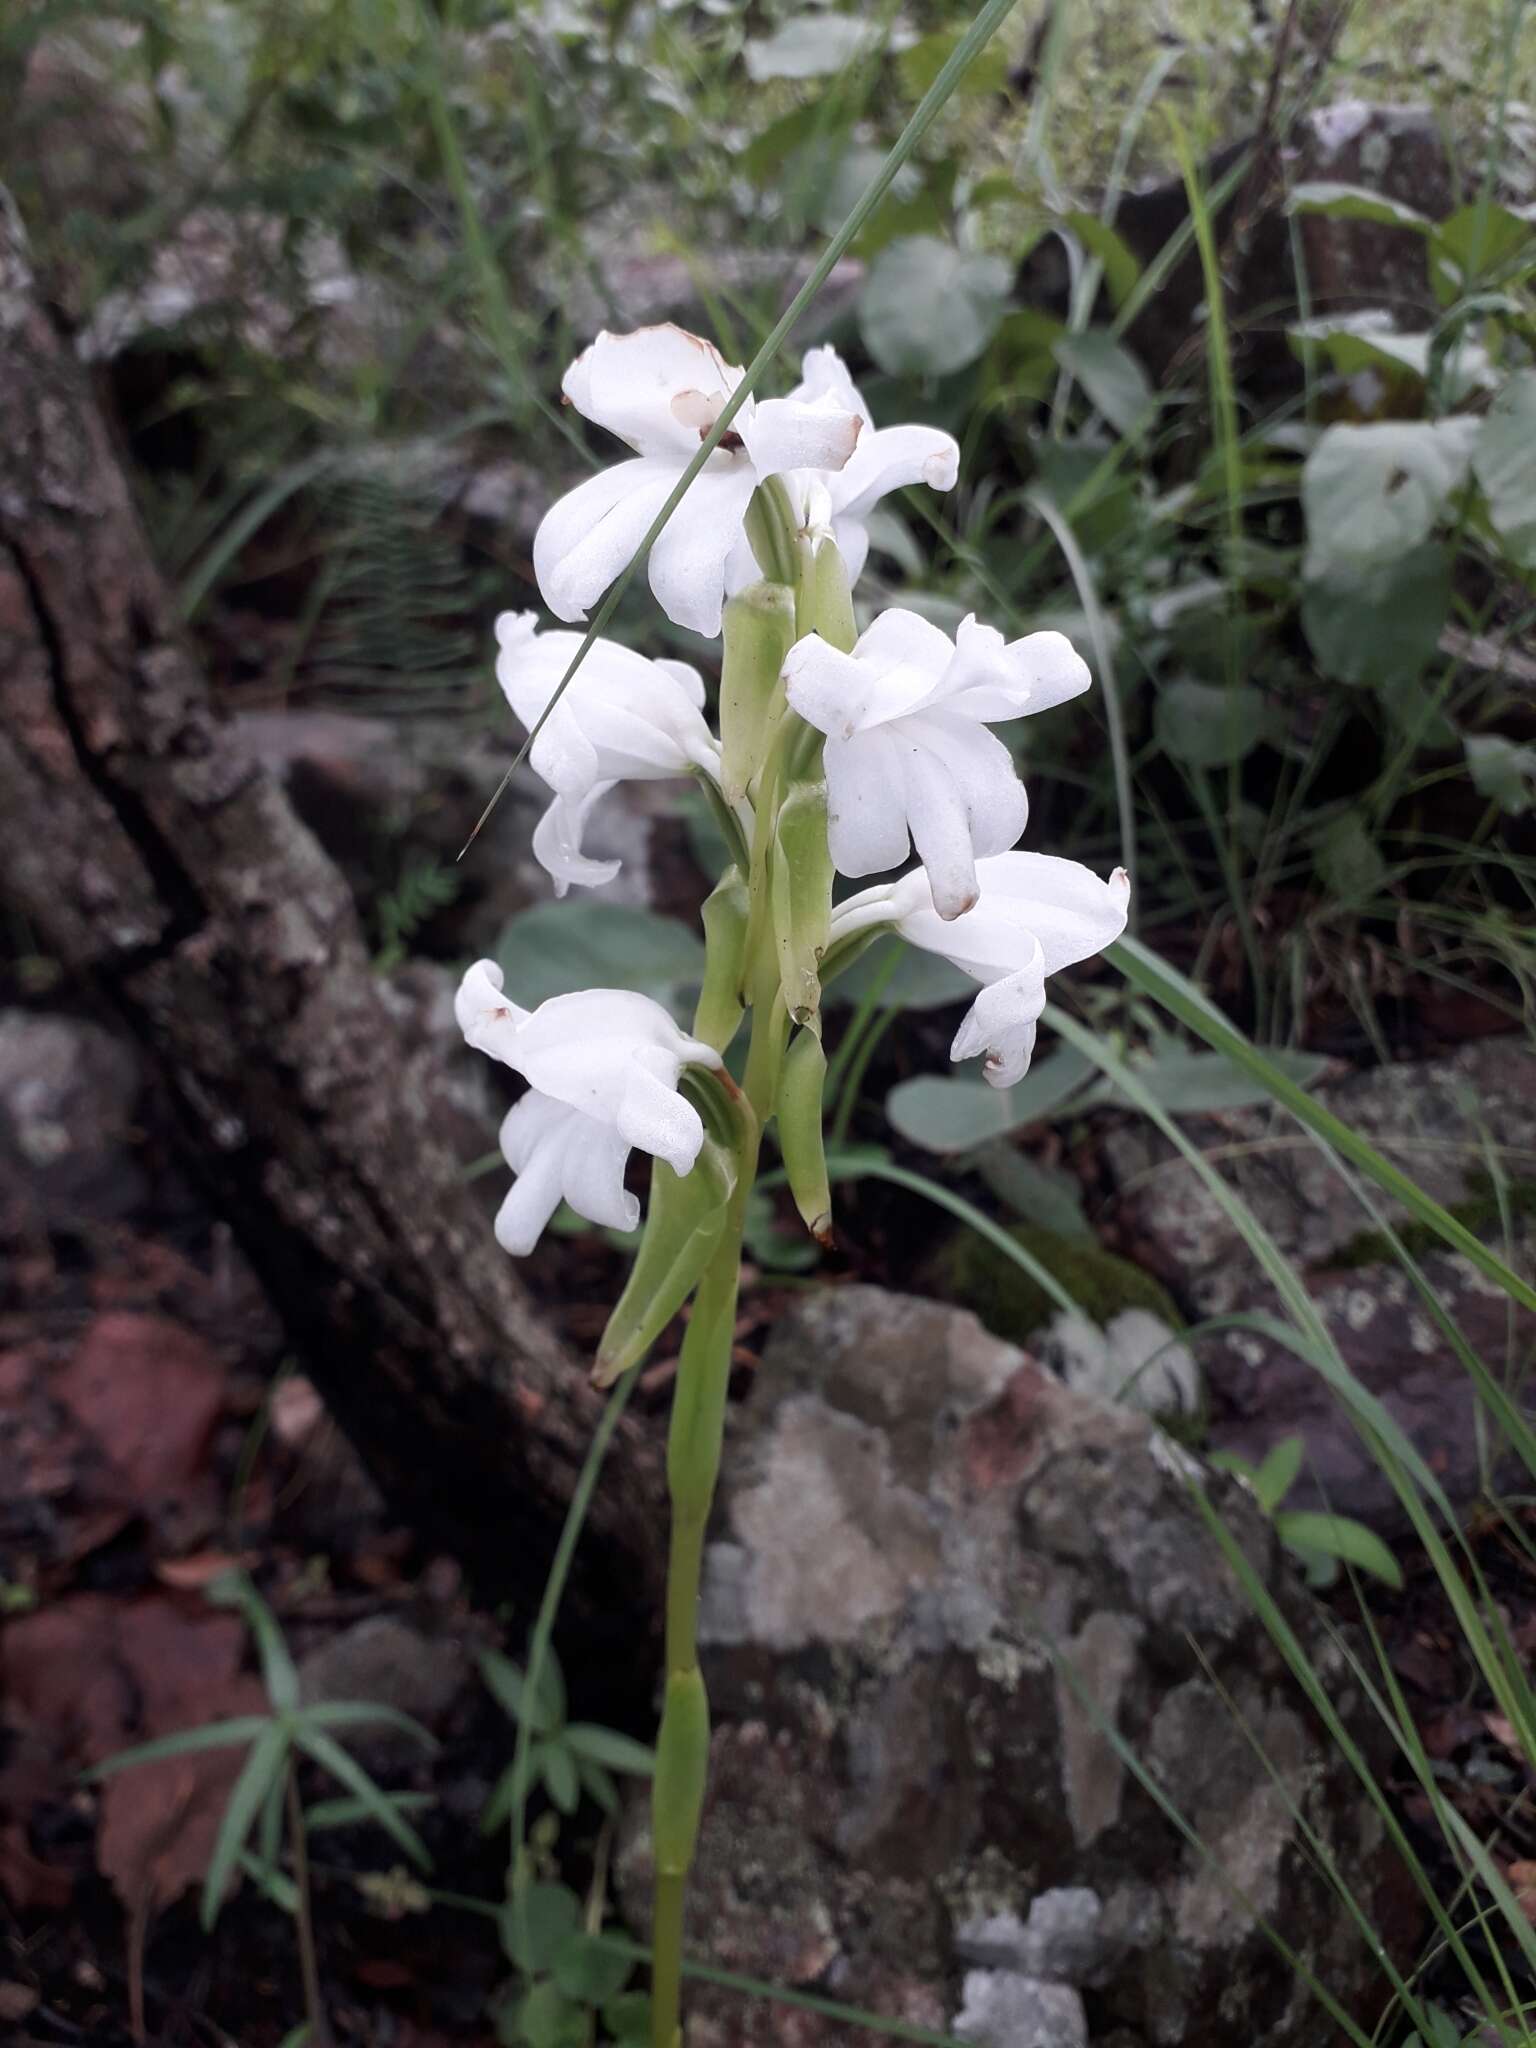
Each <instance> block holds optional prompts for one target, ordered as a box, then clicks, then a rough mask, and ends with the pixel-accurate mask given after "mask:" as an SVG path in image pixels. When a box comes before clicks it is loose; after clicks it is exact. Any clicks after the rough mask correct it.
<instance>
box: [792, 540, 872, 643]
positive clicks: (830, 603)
mask: <svg viewBox="0 0 1536 2048" xmlns="http://www.w3.org/2000/svg"><path fill="white" fill-rule="evenodd" d="M800 565H801V567H800V578H801V580H800V588H801V590H802V592H803V593H804V595H803V597H802V599H801V624H800V631H801V632H802V633H819V634H820V635H821V637H822V639H823V640H825V641H826V643H827V645H828V646H829V647H835V648H837V649H838V650H839V652H840V653H843V654H851V653H852V652H853V643H854V641H855V640H857V639H858V637H859V629H858V626H857V625H856V624H855V623H854V617H853V592H852V591H851V590H850V589H849V587H848V569H847V565H846V564H845V563H844V561H843V557H842V552H841V550H840V549H839V547H838V545H837V542H836V541H835V540H833V539H832V538H831V537H830V535H828V534H826V533H825V532H823V533H822V534H821V536H820V537H819V539H818V540H813V539H812V538H811V536H810V535H809V534H802V535H801V537H800Z"/></svg>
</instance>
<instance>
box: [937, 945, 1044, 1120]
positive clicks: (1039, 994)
mask: <svg viewBox="0 0 1536 2048" xmlns="http://www.w3.org/2000/svg"><path fill="white" fill-rule="evenodd" d="M1044 1008H1045V968H1044V966H1043V964H1042V962H1041V959H1040V955H1039V952H1038V949H1037V950H1036V954H1035V957H1034V959H1033V960H1032V961H1030V963H1029V964H1028V965H1027V966H1025V967H1023V968H1021V969H1020V970H1019V972H1018V973H1017V974H1011V975H1009V976H1008V977H1007V978H1006V979H1005V980H1003V981H994V982H993V983H992V984H991V986H990V987H988V988H984V989H983V990H982V991H981V993H980V994H979V995H978V996H977V998H976V1000H975V1002H974V1003H972V1005H971V1007H970V1009H969V1010H968V1011H967V1012H966V1014H965V1017H964V1019H963V1021H962V1022H961V1025H960V1029H959V1030H958V1031H957V1032H956V1033H955V1039H954V1043H953V1045H951V1047H950V1049H949V1056H950V1058H951V1059H952V1060H967V1059H971V1058H973V1057H974V1056H975V1055H976V1054H977V1053H979V1052H985V1054H986V1055H987V1063H986V1067H985V1069H984V1070H983V1073H984V1078H985V1079H986V1080H987V1081H989V1082H990V1083H991V1084H992V1086H993V1087H994V1088H1011V1087H1012V1086H1013V1084H1014V1083H1015V1082H1016V1081H1021V1080H1023V1078H1024V1075H1025V1074H1026V1073H1027V1071H1028V1069H1029V1062H1030V1059H1031V1057H1032V1055H1033V1053H1034V1049H1035V1032H1036V1028H1037V1026H1038V1023H1039V1018H1040V1012H1041V1011H1042V1010H1043V1009H1044Z"/></svg>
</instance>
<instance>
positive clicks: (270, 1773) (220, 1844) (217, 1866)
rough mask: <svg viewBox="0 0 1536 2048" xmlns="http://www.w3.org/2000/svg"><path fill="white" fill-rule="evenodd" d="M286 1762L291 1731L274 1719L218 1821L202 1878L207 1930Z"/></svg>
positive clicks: (249, 1759)
mask: <svg viewBox="0 0 1536 2048" xmlns="http://www.w3.org/2000/svg"><path fill="white" fill-rule="evenodd" d="M287 1762H288V1730H287V1729H286V1728H285V1727H284V1726H283V1725H282V1723H281V1722H277V1721H274V1722H272V1723H271V1725H270V1726H269V1727H268V1728H267V1729H266V1730H265V1732H264V1733H263V1734H262V1735H260V1736H259V1737H258V1738H257V1740H256V1741H255V1742H253V1743H252V1744H251V1753H250V1755H249V1756H248V1757H247V1758H246V1760H245V1763H244V1765H243V1766H242V1767H241V1771H240V1775H239V1777H238V1778H236V1780H235V1782H234V1787H233V1789H232V1790H231V1792H230V1795H229V1803H228V1805H227V1806H226V1807H225V1808H224V1816H223V1818H222V1820H220V1822H219V1832H218V1834H217V1835H216V1836H215V1837H214V1843H213V1853H212V1854H211V1855H210V1856H209V1858H208V1869H207V1872H206V1874H205V1875H204V1878H203V1903H202V1913H201V1918H202V1923H203V1929H204V1932H205V1933H206V1932H207V1930H208V1929H209V1928H211V1927H212V1925H213V1923H214V1921H215V1920H217V1919H218V1917H219V1907H220V1906H221V1905H222V1904H223V1902H224V1894H225V1891H226V1890H227V1889H228V1886H229V1880H230V1878H231V1877H232V1876H233V1875H234V1870H235V1863H236V1859H237V1858H238V1857H239V1854H240V1851H241V1850H242V1849H243V1848H244V1847H245V1840H246V1836H247V1835H249V1833H250V1832H251V1828H252V1825H253V1824H254V1822H255V1819H256V1816H257V1814H258V1813H259V1812H260V1810H261V1804H262V1801H263V1800H264V1799H265V1798H266V1796H267V1794H268V1792H269V1791H270V1790H271V1788H272V1784H273V1782H274V1780H275V1779H276V1777H277V1774H278V1773H279V1771H281V1770H283V1769H285V1768H286V1766H287Z"/></svg>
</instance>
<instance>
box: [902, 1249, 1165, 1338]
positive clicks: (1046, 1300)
mask: <svg viewBox="0 0 1536 2048" xmlns="http://www.w3.org/2000/svg"><path fill="white" fill-rule="evenodd" d="M1008 1235H1009V1236H1010V1237H1011V1238H1012V1239H1013V1240H1014V1242H1015V1243H1016V1244H1017V1245H1019V1246H1020V1248H1021V1249H1022V1250H1024V1251H1026V1252H1028V1253H1029V1254H1030V1256H1031V1257H1032V1258H1034V1259H1038V1261H1039V1262H1040V1264H1041V1265H1042V1266H1044V1267H1045V1268H1046V1270H1047V1271H1048V1272H1050V1273H1054V1274H1055V1276H1056V1278H1057V1279H1058V1280H1059V1281H1060V1283H1061V1285H1062V1286H1063V1287H1064V1288H1065V1289H1066V1291H1067V1293H1068V1294H1070V1295H1071V1296H1072V1298H1073V1300H1074V1301H1075V1302H1076V1303H1077V1305H1078V1307H1079V1308H1080V1309H1081V1310H1082V1311H1083V1313H1084V1315H1086V1316H1088V1317H1089V1318H1091V1320H1092V1321H1094V1322H1095V1323H1097V1324H1098V1325H1099V1327H1100V1328H1101V1329H1102V1328H1103V1326H1104V1325H1105V1324H1106V1323H1107V1322H1108V1321H1109V1320H1110V1318H1111V1317H1112V1316H1116V1315H1118V1314H1119V1313H1120V1311H1121V1309H1125V1308H1144V1309H1147V1310H1149V1311H1150V1312H1151V1313H1152V1314H1153V1315H1155V1316H1158V1317H1160V1318H1161V1320H1162V1321H1163V1322H1165V1323H1166V1324H1167V1325H1168V1327H1169V1329H1170V1330H1181V1329H1182V1328H1183V1327H1184V1322H1183V1318H1182V1317H1181V1316H1180V1314H1179V1312H1178V1309H1177V1308H1176V1307H1175V1306H1174V1302H1173V1297H1172V1295H1170V1294H1169V1292H1168V1290H1167V1288H1166V1287H1164V1286H1163V1285H1162V1284H1161V1283H1160V1282H1159V1281H1157V1280H1154V1279H1153V1278H1152V1275H1151V1274H1150V1273H1147V1272H1144V1271H1143V1270H1142V1268H1141V1267H1140V1266H1135V1265H1132V1263H1131V1261H1130V1260H1129V1259H1121V1258H1117V1257H1116V1256H1115V1254H1114V1253H1113V1252H1107V1251H1104V1250H1103V1249H1101V1247H1100V1246H1098V1245H1096V1244H1089V1243H1086V1242H1085V1241H1084V1240H1083V1239H1082V1238H1071V1237H1059V1236H1058V1235H1057V1234H1056V1232H1055V1231H1054V1230H1042V1229H1041V1228H1040V1227H1039V1226H1038V1225H1037V1224H1033V1223H1019V1224H1015V1225H1014V1226H1013V1228H1012V1229H1010V1230H1009V1231H1008ZM925 1277H926V1281H927V1285H928V1289H929V1291H930V1292H931V1293H933V1294H936V1295H938V1296H939V1298H940V1299H941V1300H943V1301H952V1302H954V1303H955V1304H956V1306H957V1307H959V1308H968V1309H973V1310H974V1311H975V1313H976V1314H977V1315H978V1316H980V1318H981V1320H982V1321H983V1322H984V1323H985V1324H986V1326H987V1328H988V1329H989V1330H991V1331H992V1333H993V1334H994V1336H998V1337H1004V1338H1006V1339H1007V1340H1008V1341H1009V1342H1010V1343H1012V1344H1024V1343H1027V1342H1028V1340H1029V1339H1030V1338H1031V1337H1032V1336H1033V1335H1034V1334H1035V1332H1036V1331H1037V1330H1043V1329H1044V1328H1045V1326H1046V1324H1047V1323H1049V1322H1050V1320H1051V1318H1052V1317H1053V1316H1054V1315H1055V1314H1056V1313H1057V1304H1056V1303H1055V1302H1054V1301H1053V1300H1052V1299H1051V1297H1050V1295H1048V1294H1047V1293H1046V1291H1045V1289H1044V1288H1043V1287H1042V1286H1041V1285H1040V1283H1039V1282H1038V1281H1037V1280H1034V1279H1032V1278H1031V1277H1030V1275H1029V1274H1028V1273H1026V1272H1025V1271H1024V1269H1023V1267H1022V1266H1016V1265H1015V1264H1014V1263H1013V1261H1012V1260H1011V1259H1009V1258H1007V1257H1005V1256H1004V1254H1003V1253H1002V1252H1000V1251H999V1250H998V1249H997V1247H996V1245H993V1244H990V1243H989V1242H988V1241H987V1239H986V1238H984V1237H981V1236H978V1234H977V1233H976V1232H975V1231H974V1230H957V1231H956V1232H955V1233H954V1235H953V1236H952V1237H950V1238H947V1239H946V1240H945V1242H944V1243H943V1244H942V1245H941V1246H940V1247H939V1250H938V1252H937V1253H936V1254H935V1256H934V1258H933V1260H932V1261H931V1263H930V1264H929V1266H928V1269H927V1272H926V1276H925Z"/></svg>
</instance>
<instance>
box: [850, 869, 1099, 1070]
mask: <svg viewBox="0 0 1536 2048" xmlns="http://www.w3.org/2000/svg"><path fill="white" fill-rule="evenodd" d="M976 881H977V891H978V893H977V897H976V901H975V905H974V907H973V908H972V909H970V910H967V911H965V912H964V913H963V914H962V915H961V916H959V917H951V918H945V917H943V916H941V915H940V912H939V910H938V908H937V905H936V903H935V901H934V892H933V888H932V885H931V881H930V878H929V875H928V871H927V870H926V869H925V868H914V869H913V870H912V872H911V873H910V874H907V875H903V876H902V877H901V879H900V881H897V882H882V883H878V884H877V885H876V886H875V887H874V888H872V889H863V890H861V891H860V892H859V893H858V895H856V896H850V897H849V898H848V899H847V900H846V902H844V903H841V904H839V905H838V907H837V909H836V911H835V912H834V913H833V917H832V932H831V940H830V944H831V945H833V946H835V945H837V944H838V943H839V941H841V940H844V939H849V938H852V937H853V935H854V934H855V933H856V932H860V931H865V930H868V929H869V928H871V927H873V926H879V925H891V926H894V927H895V929H896V930H897V931H898V932H899V933H900V934H901V936H902V937H903V938H904V939H906V940H907V941H908V942H909V944H911V945H914V946H920V947H921V948H922V949H923V951H924V952H927V953H938V954H941V955H942V956H943V958H944V959H946V960H948V961H950V962H951V963H952V964H953V965H954V966H956V967H958V968H959V969H960V971H961V972H962V973H963V974H968V975H970V976H971V978H972V980H973V981H979V982H980V983H981V984H982V989H981V993H980V994H979V995H978V996H977V998H976V1000H975V1001H974V1002H973V1003H972V1005H971V1007H970V1009H969V1010H968V1011H967V1012H966V1015H965V1018H964V1019H963V1021H962V1023H961V1025H960V1029H959V1030H958V1031H957V1032H956V1034H955V1039H954V1043H953V1044H952V1045H951V1047H950V1049H949V1056H950V1058H951V1059H952V1060H967V1059H972V1058H974V1057H975V1055H976V1054H977V1053H985V1055H986V1064H985V1067H984V1068H983V1073H984V1075H985V1078H986V1079H987V1080H988V1081H990V1082H991V1084H992V1086H993V1087H994V1088H1011V1087H1012V1086H1013V1084H1014V1083H1015V1082H1016V1081H1020V1080H1022V1079H1023V1078H1024V1075H1025V1074H1026V1073H1027V1071H1028V1069H1029V1063H1030V1060H1031V1058H1032V1056H1033V1054H1034V1049H1035V1032H1036V1028H1037V1026H1038V1023H1039V1019H1040V1012H1041V1011H1042V1010H1043V1009H1044V1008H1045V979H1046V976H1047V975H1048V974H1056V973H1059V972H1060V970H1061V969H1062V968H1063V967H1071V966H1073V965H1074V964H1075V963H1076V962H1077V961H1079V960H1087V959H1089V958H1090V957H1091V956H1092V955H1093V954H1095V953H1101V952H1103V950H1104V948H1105V947H1106V946H1108V945H1111V944H1112V943H1113V942H1114V940H1116V939H1117V938H1119V936H1120V934H1121V933H1122V932H1123V931H1124V930H1125V920H1126V913H1127V909H1128V907H1129V904H1130V897H1131V884H1130V878H1129V876H1128V875H1127V874H1126V872H1125V870H1124V868H1117V869H1116V870H1115V872H1114V874H1112V875H1111V876H1110V878H1109V880H1108V881H1107V882H1104V881H1100V879H1099V877H1098V876H1097V875H1096V874H1094V873H1093V871H1092V870H1091V869H1090V868H1085V867H1084V866H1083V865H1082V864H1081V862H1079V861H1075V860H1060V859H1058V858H1057V857H1056V856H1055V855H1053V854H1047V853H999V854H994V855H992V856H991V857H990V858H989V859H985V860H980V861H978V862H977V863H976Z"/></svg>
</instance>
